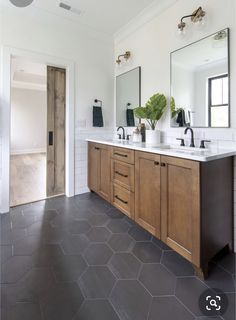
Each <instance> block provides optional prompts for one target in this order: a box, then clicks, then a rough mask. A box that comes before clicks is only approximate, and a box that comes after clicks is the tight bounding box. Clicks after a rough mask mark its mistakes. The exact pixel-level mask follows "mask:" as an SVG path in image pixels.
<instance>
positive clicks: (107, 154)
mask: <svg viewBox="0 0 236 320" xmlns="http://www.w3.org/2000/svg"><path fill="white" fill-rule="evenodd" d="M98 147H99V151H100V153H99V154H100V158H99V172H98V190H97V191H98V194H99V195H100V196H101V197H103V198H104V199H105V200H107V201H110V198H111V196H110V194H111V147H109V146H106V145H102V144H101V145H99V146H98Z"/></svg>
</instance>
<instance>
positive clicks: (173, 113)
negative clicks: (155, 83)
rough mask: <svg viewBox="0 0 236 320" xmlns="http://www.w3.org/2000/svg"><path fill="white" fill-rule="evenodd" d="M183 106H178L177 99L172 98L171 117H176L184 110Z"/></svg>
mask: <svg viewBox="0 0 236 320" xmlns="http://www.w3.org/2000/svg"><path fill="white" fill-rule="evenodd" d="M183 110H184V109H183V108H176V105H175V99H174V98H173V97H172V98H171V118H174V117H175V116H176V115H177V114H178V113H179V112H180V111H183Z"/></svg>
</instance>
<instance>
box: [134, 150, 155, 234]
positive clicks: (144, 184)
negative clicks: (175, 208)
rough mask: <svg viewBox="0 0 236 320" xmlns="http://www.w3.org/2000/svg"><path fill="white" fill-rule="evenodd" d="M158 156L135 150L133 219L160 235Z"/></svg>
mask: <svg viewBox="0 0 236 320" xmlns="http://www.w3.org/2000/svg"><path fill="white" fill-rule="evenodd" d="M160 158H161V157H160V156H159V155H158V154H153V153H147V152H138V151H136V152H135V221H136V222H137V223H138V224H140V225H141V226H142V227H143V228H144V229H146V230H148V231H149V232H150V233H151V234H153V235H154V236H157V237H158V238H160V236H161V233H160V231H161V189H160V188H161V181H160V176H161V171H160V161H161V160H160Z"/></svg>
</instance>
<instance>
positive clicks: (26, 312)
mask: <svg viewBox="0 0 236 320" xmlns="http://www.w3.org/2000/svg"><path fill="white" fill-rule="evenodd" d="M7 319H9V320H23V319H24V320H32V319H33V320H43V318H42V314H41V310H40V306H39V305H38V304H33V303H18V304H15V305H14V306H11V307H10V308H8V309H7Z"/></svg>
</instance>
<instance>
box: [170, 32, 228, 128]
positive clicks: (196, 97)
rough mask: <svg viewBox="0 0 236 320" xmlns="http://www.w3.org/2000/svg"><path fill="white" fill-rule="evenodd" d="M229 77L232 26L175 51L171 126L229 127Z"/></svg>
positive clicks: (173, 56)
mask: <svg viewBox="0 0 236 320" xmlns="http://www.w3.org/2000/svg"><path fill="white" fill-rule="evenodd" d="M229 77H230V72H229V29H224V30H221V31H219V32H217V33H215V34H213V35H211V36H209V37H206V38H204V39H202V40H200V41H197V42H195V43H192V44H190V45H188V46H186V47H184V48H181V49H179V50H176V51H174V52H172V53H171V96H172V97H173V98H174V101H175V106H174V104H173V105H172V108H171V126H172V127H185V126H191V127H210V128H213V127H214V128H227V127H229V126H230V101H229V97H230V92H229ZM172 102H173V100H172Z"/></svg>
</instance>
